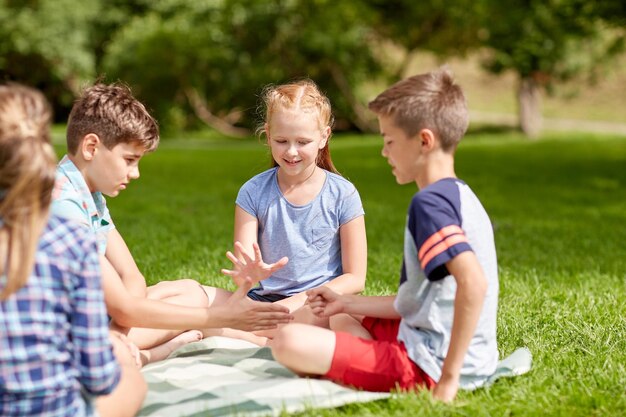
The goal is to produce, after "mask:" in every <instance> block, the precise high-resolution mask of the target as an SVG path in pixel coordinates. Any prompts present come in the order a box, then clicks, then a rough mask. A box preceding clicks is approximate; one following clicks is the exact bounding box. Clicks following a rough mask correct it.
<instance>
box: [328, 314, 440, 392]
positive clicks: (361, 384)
mask: <svg viewBox="0 0 626 417" xmlns="http://www.w3.org/2000/svg"><path fill="white" fill-rule="evenodd" d="M362 325H363V327H365V329H366V330H367V331H368V332H369V333H370V334H371V335H372V337H373V338H374V340H366V339H362V338H360V337H356V336H353V335H351V334H349V333H344V332H337V333H335V335H336V344H335V352H334V354H333V361H332V363H331V365H330V370H329V371H328V373H327V374H326V375H325V377H326V378H328V379H331V380H333V381H335V382H339V383H341V384H344V385H351V386H354V387H356V388H362V389H364V390H367V391H379V392H383V391H384V392H388V391H391V390H393V389H399V390H412V389H424V388H426V389H432V388H433V387H434V386H435V382H434V381H433V380H432V379H431V378H430V377H429V376H428V375H427V374H426V373H425V372H424V371H423V370H422V369H420V367H418V366H417V365H416V364H415V363H414V362H413V361H412V360H411V359H410V358H409V355H408V354H407V352H406V349H405V347H404V344H403V343H402V342H400V341H398V339H397V337H398V329H399V327H400V320H399V319H398V320H391V319H377V318H372V317H365V318H364V319H363V323H362Z"/></svg>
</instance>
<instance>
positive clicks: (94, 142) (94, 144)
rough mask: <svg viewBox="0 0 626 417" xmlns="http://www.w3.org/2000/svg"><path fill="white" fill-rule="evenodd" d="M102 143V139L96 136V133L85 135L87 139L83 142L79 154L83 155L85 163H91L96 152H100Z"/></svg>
mask: <svg viewBox="0 0 626 417" xmlns="http://www.w3.org/2000/svg"><path fill="white" fill-rule="evenodd" d="M101 143H102V142H100V138H99V137H98V135H96V134H95V133H89V134H87V135H85V137H84V138H83V140H82V141H81V143H80V147H79V149H78V152H79V153H80V154H81V156H82V157H83V159H84V160H85V161H91V160H92V159H93V158H94V156H95V155H96V152H97V151H98V148H99V147H100V144H101Z"/></svg>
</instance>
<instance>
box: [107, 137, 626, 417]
mask: <svg viewBox="0 0 626 417" xmlns="http://www.w3.org/2000/svg"><path fill="white" fill-rule="evenodd" d="M331 146H332V149H333V151H332V152H333V157H334V161H335V163H336V165H337V166H338V168H339V169H340V170H341V171H342V173H343V174H344V175H345V176H347V177H348V178H349V179H350V180H352V181H353V182H354V184H355V185H356V186H357V188H358V189H359V191H360V193H361V197H362V199H363V204H364V206H365V211H366V224H367V235H368V244H369V268H368V281H367V289H366V293H367V294H389V293H394V292H395V290H396V288H397V283H398V276H399V269H400V265H401V254H402V240H403V238H402V236H403V226H404V221H405V216H406V209H407V205H408V203H409V200H410V197H411V195H412V194H413V193H414V192H415V191H416V188H415V187H414V186H398V185H396V184H395V181H394V179H393V176H392V175H391V173H390V170H389V167H388V165H387V164H386V162H385V160H384V159H383V158H382V157H381V156H380V139H378V138H377V137H374V136H358V137H357V136H342V137H338V138H335V139H334V143H333V144H332V145H331ZM267 166H268V154H267V152H266V149H265V148H264V147H263V146H261V145H260V144H259V143H258V142H257V141H255V140H253V139H250V140H248V141H236V142H225V141H212V142H207V141H205V142H189V141H187V142H185V141H177V140H171V141H164V143H163V145H162V146H161V148H160V149H159V150H158V151H157V152H156V153H154V154H152V155H149V156H147V157H146V158H145V160H143V161H142V165H141V174H142V176H141V178H140V180H138V181H136V182H134V183H131V185H130V187H129V189H128V190H127V191H125V192H123V193H122V195H121V196H120V197H119V198H116V199H109V205H110V209H111V212H112V214H113V218H114V220H115V222H116V224H117V226H118V228H119V230H120V231H121V233H122V235H123V236H124V237H125V239H126V241H127V243H128V245H129V246H130V248H131V251H132V252H133V254H134V256H135V259H136V260H137V262H138V264H139V266H140V268H141V269H142V271H143V272H144V273H145V276H146V278H147V280H148V281H149V282H150V283H156V282H158V281H159V280H163V279H173V278H178V277H192V278H195V279H197V280H198V281H200V282H202V283H205V284H211V285H218V286H223V287H229V288H232V285H231V284H230V282H229V280H228V279H226V278H225V277H222V276H221V275H220V274H219V269H220V268H222V267H224V266H229V262H228V261H227V259H226V257H225V256H224V252H225V251H226V250H227V249H229V248H230V247H231V239H232V227H233V208H234V199H235V196H236V193H237V190H238V188H239V187H240V185H241V184H243V182H244V181H245V180H247V179H248V178H250V177H251V176H253V175H254V174H256V173H258V172H260V171H261V170H263V169H265V168H266V167H267ZM457 174H458V175H459V177H461V178H463V179H464V180H466V181H467V182H468V183H469V184H470V185H471V186H472V188H473V189H474V191H475V192H476V194H477V195H478V196H479V197H480V198H481V199H482V201H483V204H484V205H485V207H486V209H487V211H488V212H489V213H490V215H491V218H492V221H493V223H494V226H495V232H496V243H497V249H498V258H499V266H500V286H501V293H500V309H499V321H498V331H499V334H498V344H499V348H500V354H501V356H505V355H508V354H509V353H511V352H512V351H513V350H514V349H515V348H517V347H518V346H527V347H528V348H530V350H531V351H532V353H533V355H534V365H533V369H532V371H531V372H530V373H529V374H527V375H524V376H521V377H517V378H514V379H508V380H501V381H499V382H498V383H496V384H495V385H494V386H492V387H491V388H489V389H482V390H478V391H476V392H470V393H468V392H462V393H460V395H459V398H458V400H457V401H456V402H455V403H454V404H453V405H443V404H438V403H433V402H432V401H430V399H429V397H428V395H427V394H423V393H422V394H403V395H397V396H395V397H393V398H392V399H390V400H387V401H380V402H375V403H369V404H362V405H350V406H346V407H343V408H339V409H334V410H311V411H310V412H308V413H305V415H310V416H313V415H315V416H317V415H321V416H344V415H359V416H361V415H371V416H406V415H420V414H427V415H467V416H474V415H497V416H502V415H563V416H570V415H578V416H607V415H623V412H624V410H625V409H626V392H625V388H624V387H626V303H625V301H626V297H625V294H626V256H625V252H624V248H625V247H626V246H625V244H624V242H625V241H626V226H625V224H626V139H624V138H617V137H606V136H604V137H590V136H588V135H585V136H583V135H579V136H575V135H574V136H572V135H569V136H565V135H562V136H547V137H545V138H544V139H543V140H542V141H537V142H528V141H524V140H522V139H521V138H520V137H519V136H517V135H515V134H507V133H503V134H473V135H470V136H469V137H468V138H467V139H466V141H465V142H464V143H463V144H462V145H461V147H460V149H459V151H458V153H457ZM619 248H622V249H619Z"/></svg>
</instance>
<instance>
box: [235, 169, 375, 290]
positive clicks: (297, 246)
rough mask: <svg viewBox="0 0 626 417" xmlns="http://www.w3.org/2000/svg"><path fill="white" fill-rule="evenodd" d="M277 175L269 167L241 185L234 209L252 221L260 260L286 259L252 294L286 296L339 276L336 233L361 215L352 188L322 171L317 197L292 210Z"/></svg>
mask: <svg viewBox="0 0 626 417" xmlns="http://www.w3.org/2000/svg"><path fill="white" fill-rule="evenodd" d="M277 172H278V168H271V169H269V170H267V171H265V172H262V173H260V174H258V175H256V176H255V177H253V178H252V179H250V180H249V181H248V182H246V183H245V184H244V185H243V186H242V187H241V189H240V190H239V194H238V195H237V200H236V204H237V205H238V206H239V207H241V208H242V209H243V210H245V211H246V212H247V213H249V214H250V215H252V216H254V217H256V218H257V220H258V223H259V226H258V227H259V229H258V236H257V242H258V243H259V247H260V248H261V253H262V254H263V260H264V261H265V262H267V263H273V262H276V261H278V260H279V259H280V258H282V257H283V256H287V257H289V263H287V265H286V266H285V267H284V268H282V269H280V270H278V271H276V272H275V273H274V275H272V276H271V277H269V278H267V279H265V280H263V281H262V282H261V283H260V286H261V289H260V290H259V291H258V293H259V294H261V295H263V294H280V295H285V296H291V295H294V294H298V293H300V292H302V291H306V290H308V289H311V288H315V287H319V286H320V285H323V284H325V283H326V282H328V281H330V280H331V279H333V278H336V277H337V276H339V275H341V274H343V268H342V264H341V241H340V239H339V228H340V227H341V226H342V225H344V224H346V223H348V222H349V221H351V220H353V219H355V218H356V217H359V216H362V215H363V214H364V212H363V205H362V204H361V198H360V196H359V193H358V192H357V190H356V188H355V187H354V185H352V183H351V182H350V181H348V180H346V179H345V178H343V177H342V176H340V175H337V174H333V173H331V172H328V171H325V173H326V180H325V182H324V185H323V186H322V189H321V191H320V192H319V194H318V195H317V196H316V197H315V198H314V199H313V200H312V201H311V202H309V203H308V204H305V205H303V206H296V205H294V204H291V203H290V202H289V201H287V199H286V198H285V197H284V196H283V194H282V192H281V191H280V188H279V187H278V177H277Z"/></svg>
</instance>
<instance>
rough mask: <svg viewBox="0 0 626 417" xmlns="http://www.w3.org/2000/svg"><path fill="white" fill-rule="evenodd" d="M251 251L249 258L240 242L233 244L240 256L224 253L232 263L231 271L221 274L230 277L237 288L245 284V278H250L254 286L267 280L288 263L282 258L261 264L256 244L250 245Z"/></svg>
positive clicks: (260, 256)
mask: <svg viewBox="0 0 626 417" xmlns="http://www.w3.org/2000/svg"><path fill="white" fill-rule="evenodd" d="M252 249H253V250H254V254H253V256H250V254H249V253H248V252H246V250H245V248H244V247H243V245H242V244H241V242H235V251H236V252H237V253H238V254H239V255H240V256H239V257H237V256H235V255H234V254H233V253H232V252H231V251H228V252H226V257H227V258H228V259H230V261H231V262H232V263H233V269H222V274H224V275H228V276H229V277H231V278H232V280H233V282H234V283H235V285H237V286H238V287H240V286H241V285H242V284H243V283H244V282H245V280H246V278H250V280H252V282H253V283H255V284H256V283H257V282H259V281H262V280H264V279H266V278H269V277H270V276H271V275H272V274H273V273H274V272H276V271H278V270H279V269H280V268H282V267H283V266H285V265H286V264H287V262H289V258H287V257H286V256H283V257H282V258H280V259H279V260H278V261H276V262H274V263H271V264H267V263H265V262H263V256H262V255H261V248H259V245H258V244H257V243H256V242H254V243H253V244H252Z"/></svg>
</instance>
